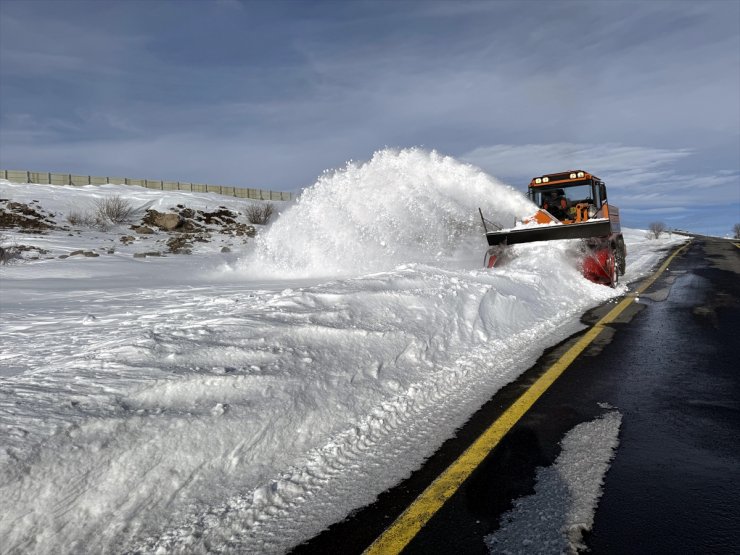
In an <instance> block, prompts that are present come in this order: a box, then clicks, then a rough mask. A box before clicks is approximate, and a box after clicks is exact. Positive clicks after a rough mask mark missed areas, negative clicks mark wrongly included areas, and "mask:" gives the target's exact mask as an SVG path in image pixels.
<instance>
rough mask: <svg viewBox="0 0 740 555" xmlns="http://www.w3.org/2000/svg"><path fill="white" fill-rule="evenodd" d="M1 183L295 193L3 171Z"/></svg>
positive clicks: (250, 195) (241, 194)
mask: <svg viewBox="0 0 740 555" xmlns="http://www.w3.org/2000/svg"><path fill="white" fill-rule="evenodd" d="M0 179H7V180H8V181H10V182H13V183H38V184H41V185H73V186H81V185H106V184H108V183H113V184H116V185H134V186H138V187H146V188H147V189H157V190H160V191H190V192H193V193H218V194H219V195H227V196H230V197H237V198H247V199H255V200H292V199H293V197H294V194H293V193H284V192H281V191H270V190H267V189H251V188H246V187H230V186H225V185H207V184H205V183H188V182H183V181H162V180H159V179H132V178H130V177H99V176H95V175H75V174H72V173H53V172H34V171H26V170H0Z"/></svg>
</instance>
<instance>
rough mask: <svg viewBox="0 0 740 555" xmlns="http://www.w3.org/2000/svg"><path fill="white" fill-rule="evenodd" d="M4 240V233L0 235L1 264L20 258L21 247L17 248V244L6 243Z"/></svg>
mask: <svg viewBox="0 0 740 555" xmlns="http://www.w3.org/2000/svg"><path fill="white" fill-rule="evenodd" d="M6 240H7V238H6V237H5V235H0V265H3V266H4V265H5V264H10V263H11V262H13V261H14V260H17V259H19V258H21V249H19V248H18V245H15V244H10V245H6V244H5V242H6Z"/></svg>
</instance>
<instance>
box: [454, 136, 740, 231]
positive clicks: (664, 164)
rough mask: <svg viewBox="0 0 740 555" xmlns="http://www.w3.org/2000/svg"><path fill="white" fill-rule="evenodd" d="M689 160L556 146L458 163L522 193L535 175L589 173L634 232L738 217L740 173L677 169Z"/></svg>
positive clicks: (499, 148) (629, 149)
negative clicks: (654, 223)
mask: <svg viewBox="0 0 740 555" xmlns="http://www.w3.org/2000/svg"><path fill="white" fill-rule="evenodd" d="M693 155H695V153H694V152H692V151H691V150H689V149H673V150H671V149H665V148H651V147H641V146H628V145H620V144H597V145H587V144H572V143H555V144H528V145H492V146H487V147H479V148H476V149H474V150H472V151H471V152H469V153H467V154H465V155H464V156H463V157H462V158H463V159H464V160H466V161H467V162H470V163H471V164H474V165H477V166H479V167H481V168H483V169H485V170H486V171H488V172H489V173H491V174H493V175H496V176H500V177H501V178H502V179H504V180H506V181H509V182H513V183H516V184H518V185H519V186H520V188H523V185H524V184H526V183H528V182H529V180H530V179H531V178H532V177H534V176H536V175H542V174H546V173H553V172H559V171H567V170H570V169H583V170H586V171H590V172H593V173H595V174H597V175H598V176H599V177H601V178H602V179H604V180H605V181H606V182H607V184H608V186H609V192H610V201H611V202H612V203H614V204H615V205H618V206H619V207H620V208H622V210H623V220H624V221H625V225H628V226H632V227H646V225H647V224H648V221H649V220H650V219H654V218H655V217H656V216H659V215H660V216H663V217H665V218H666V219H668V220H671V221H679V222H683V223H684V224H693V225H694V226H696V225H697V224H698V223H699V220H698V218H692V216H691V214H692V211H699V212H703V214H702V216H701V218H702V219H703V220H702V221H703V225H705V226H709V225H712V224H713V222H712V221H711V216H710V215H709V214H710V213H709V211H710V210H714V216H715V218H716V217H718V216H722V217H723V218H724V217H727V218H732V214H733V213H735V214H736V215H737V216H738V217H740V172H739V171H738V170H736V169H724V168H720V169H716V170H714V171H711V172H705V173H693V172H686V171H685V170H683V169H682V168H680V167H678V164H679V163H681V162H684V163H685V162H686V161H687V160H688V159H690V157H691V156H693ZM716 223H717V222H714V224H716ZM721 225H723V226H724V227H728V226H727V223H726V222H725V223H723V224H721ZM683 227H685V228H691V227H692V226H691V225H684V226H683ZM728 229H729V227H728ZM717 231H720V230H719V229H717Z"/></svg>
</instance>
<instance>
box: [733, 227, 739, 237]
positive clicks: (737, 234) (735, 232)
mask: <svg viewBox="0 0 740 555" xmlns="http://www.w3.org/2000/svg"><path fill="white" fill-rule="evenodd" d="M732 232H733V233H734V234H735V239H740V224H735V225H734V226H732Z"/></svg>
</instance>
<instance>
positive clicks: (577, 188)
mask: <svg viewBox="0 0 740 555" xmlns="http://www.w3.org/2000/svg"><path fill="white" fill-rule="evenodd" d="M594 189H596V188H595V187H593V186H592V185H590V184H588V185H574V186H571V187H563V186H562V185H560V186H554V187H532V188H531V189H530V199H531V200H532V201H533V202H534V203H535V204H536V205H537V206H539V207H540V208H547V206H545V205H548V206H552V205H553V203H555V202H559V201H560V199H562V198H565V199H566V202H567V204H568V206H575V205H576V204H579V203H588V204H593V205H594V206H595V207H596V208H597V209H598V208H601V202H600V200H599V198H598V195H595V194H594V193H595V191H594ZM596 191H598V189H596Z"/></svg>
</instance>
